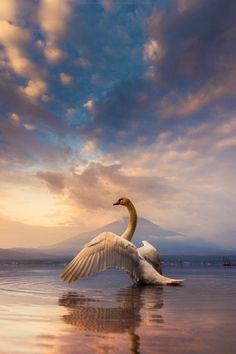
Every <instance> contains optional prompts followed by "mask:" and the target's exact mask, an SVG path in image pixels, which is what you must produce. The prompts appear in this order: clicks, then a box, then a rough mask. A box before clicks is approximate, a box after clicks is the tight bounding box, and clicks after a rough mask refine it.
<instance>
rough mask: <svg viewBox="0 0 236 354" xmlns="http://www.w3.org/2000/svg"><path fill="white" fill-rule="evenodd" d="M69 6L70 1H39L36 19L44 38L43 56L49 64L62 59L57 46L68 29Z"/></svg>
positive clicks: (60, 51) (61, 53)
mask: <svg viewBox="0 0 236 354" xmlns="http://www.w3.org/2000/svg"><path fill="white" fill-rule="evenodd" d="M71 6H72V5H71V1H70V0H41V1H40V4H39V11H38V19H39V24H40V27H41V30H42V32H43V33H44V35H45V38H46V43H45V47H44V55H45V57H46V59H47V60H48V61H49V62H51V63H56V62H58V61H59V60H60V59H61V58H62V57H63V52H62V50H61V49H60V48H59V47H58V44H59V42H60V41H61V40H62V38H63V37H64V35H65V34H66V31H67V29H68V25H69V20H70V16H71Z"/></svg>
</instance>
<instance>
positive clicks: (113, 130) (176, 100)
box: [80, 0, 236, 150]
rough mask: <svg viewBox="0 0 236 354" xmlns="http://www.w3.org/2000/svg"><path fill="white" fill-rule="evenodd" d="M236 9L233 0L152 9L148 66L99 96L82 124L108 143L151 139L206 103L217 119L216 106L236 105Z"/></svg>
mask: <svg viewBox="0 0 236 354" xmlns="http://www.w3.org/2000/svg"><path fill="white" fill-rule="evenodd" d="M235 13H236V7H235V2H234V1H231V0H230V1H229V2H227V4H224V6H223V5H222V2H221V1H209V2H207V3H206V2H202V1H200V2H199V3H198V4H197V3H196V2H195V1H191V2H190V3H188V4H187V3H186V2H184V1H180V2H176V4H174V5H173V4H172V6H169V7H168V8H167V9H166V10H165V9H164V10H162V11H160V10H159V9H158V10H156V11H153V13H152V14H151V15H150V16H149V18H148V19H147V20H146V30H147V34H148V39H147V40H146V41H145V42H144V46H143V48H144V49H143V50H144V59H145V60H146V61H149V62H150V65H149V67H148V68H146V69H145V71H144V72H143V73H142V74H139V75H138V76H131V77H130V78H128V79H126V80H123V81H122V82H119V83H118V84H117V85H115V86H114V87H113V88H112V90H109V91H108V92H106V93H105V94H104V95H103V96H102V97H101V98H100V100H96V102H94V104H93V110H91V111H90V112H88V113H90V114H89V117H90V119H88V121H87V122H84V123H83V125H82V126H81V127H80V132H81V133H82V134H84V136H87V137H88V138H89V139H90V138H92V136H95V137H96V139H97V142H98V145H100V147H102V148H104V149H106V150H107V149H116V148H119V146H125V145H128V146H129V145H132V144H135V143H138V142H140V141H142V142H143V143H144V144H145V143H146V144H150V143H152V142H153V141H154V139H155V138H156V137H157V136H158V135H159V134H161V133H162V132H164V131H166V130H168V129H172V130H173V129H174V130H175V131H176V133H178V131H179V130H181V127H184V126H185V127H187V126H188V125H191V124H192V122H193V121H194V120H200V119H201V116H202V112H203V110H205V112H206V111H207V112H208V115H209V117H210V118H209V119H212V117H213V116H214V114H213V112H214V111H217V109H220V110H221V112H222V114H223V112H227V110H228V105H229V104H230V105H231V108H233V107H234V108H235V104H234V102H235V89H236V87H235V82H236V81H235V74H236V66H235V57H236V52H235V50H234V48H236V46H235V44H236V36H235V33H236V25H235V21H234V17H235V16H234V15H235ZM222 14H223V15H222ZM186 29H187V30H186ZM204 119H205V120H206V119H207V120H208V118H206V114H204ZM98 129H102V131H100V133H98V134H97V133H96V132H97V130H98Z"/></svg>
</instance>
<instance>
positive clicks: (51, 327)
mask: <svg viewBox="0 0 236 354" xmlns="http://www.w3.org/2000/svg"><path fill="white" fill-rule="evenodd" d="M60 270H61V267H58V266H53V265H51V266H42V265H38V266H37V267H36V266H34V267H33V266H31V265H27V266H1V267H0V329H1V331H0V353H1V354H3V353H4V354H9V353H10V354H16V353H24V354H27V353H30V354H38V353H40V354H73V353H99V354H100V353H111V354H112V353H122V354H124V353H159V354H162V353H165V354H168V353H171V354H177V353H181V354H182V353H186V354H189V353H204V354H206V353H214V354H217V353H219V354H222V353H224V354H228V353H232V354H233V353H235V350H236V335H235V333H236V267H235V268H233V267H232V268H229V269H224V268H223V267H222V268H221V267H218V268H216V267H215V268H214V267H207V268H197V267H195V268H190V267H188V268H167V269H165V274H167V275H169V276H173V277H178V278H182V277H183V278H185V279H186V281H185V284H184V286H182V287H161V286H160V287H156V286H145V287H134V286H132V284H131V282H130V281H129V279H128V278H127V277H126V275H124V274H123V273H121V272H119V271H116V270H109V271H107V272H104V273H101V274H98V275H95V276H94V277H92V278H89V279H86V280H83V281H80V282H78V283H76V284H74V285H67V284H64V283H62V282H61V280H60V279H59V277H58V274H59V272H60Z"/></svg>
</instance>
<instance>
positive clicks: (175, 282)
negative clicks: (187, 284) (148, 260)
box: [167, 279, 184, 285]
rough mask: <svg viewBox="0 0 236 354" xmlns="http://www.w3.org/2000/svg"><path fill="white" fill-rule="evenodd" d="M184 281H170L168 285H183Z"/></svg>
mask: <svg viewBox="0 0 236 354" xmlns="http://www.w3.org/2000/svg"><path fill="white" fill-rule="evenodd" d="M183 282H184V279H170V280H169V281H168V283H167V285H183Z"/></svg>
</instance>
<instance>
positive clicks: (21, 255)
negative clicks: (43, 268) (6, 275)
mask: <svg viewBox="0 0 236 354" xmlns="http://www.w3.org/2000/svg"><path fill="white" fill-rule="evenodd" d="M26 259H27V260H29V261H36V260H48V259H52V260H53V259H55V255H51V254H48V253H47V252H44V251H41V250H38V249H37V248H0V262H1V263H2V262H4V261H7V260H12V261H22V260H26Z"/></svg>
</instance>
